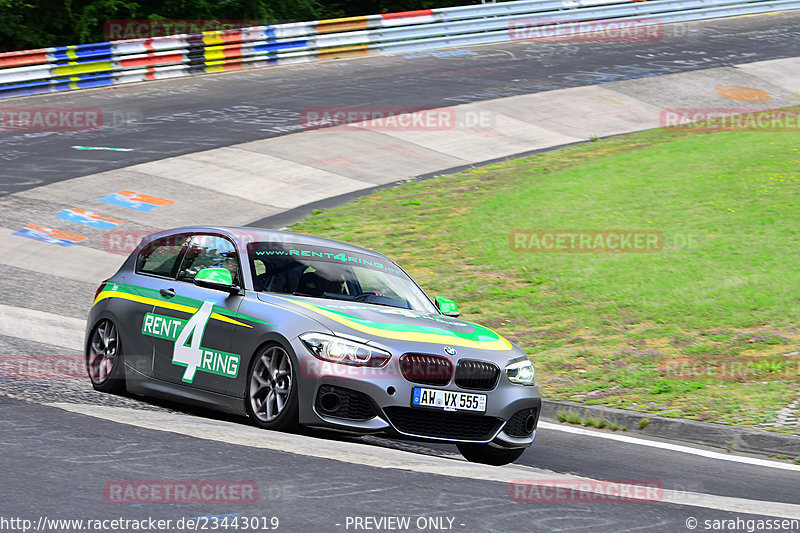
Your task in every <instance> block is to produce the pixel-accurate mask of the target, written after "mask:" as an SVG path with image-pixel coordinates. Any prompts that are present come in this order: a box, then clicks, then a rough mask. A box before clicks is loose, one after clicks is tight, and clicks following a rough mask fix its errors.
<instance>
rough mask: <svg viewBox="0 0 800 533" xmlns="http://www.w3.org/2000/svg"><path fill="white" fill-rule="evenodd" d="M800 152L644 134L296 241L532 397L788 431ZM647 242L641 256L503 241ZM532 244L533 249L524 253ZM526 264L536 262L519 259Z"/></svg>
mask: <svg viewBox="0 0 800 533" xmlns="http://www.w3.org/2000/svg"><path fill="white" fill-rule="evenodd" d="M798 206H800V136H798V135H797V133H796V132H761V131H727V132H716V133H708V132H698V131H674V130H673V131H670V130H650V131H646V132H641V133H636V134H631V135H627V136H621V137H614V138H610V139H604V140H599V141H596V142H592V143H587V144H584V145H580V146H573V147H569V148H566V149H562V150H558V151H553V152H548V153H543V154H539V155H535V156H532V157H527V158H523V159H518V160H511V161H507V162H503V163H499V164H493V165H490V166H487V167H483V168H478V169H473V170H471V171H466V172H461V173H459V174H455V175H450V176H443V177H438V178H434V179H431V180H426V181H420V182H412V183H409V184H406V185H403V186H400V187H396V188H393V189H390V190H386V191H382V192H378V193H376V194H373V195H370V196H367V197H364V198H361V199H359V200H357V201H355V202H353V203H351V204H348V205H345V206H342V207H339V208H336V209H331V210H326V211H322V212H317V213H316V214H315V215H314V216H311V217H309V218H307V219H305V220H303V221H301V222H299V223H297V224H295V225H294V227H293V228H292V229H293V231H299V232H303V233H310V234H314V235H318V236H324V237H330V238H334V239H339V240H343V241H347V242H351V243H354V244H359V245H362V246H366V247H368V248H373V249H376V250H379V251H381V252H383V253H386V254H387V255H389V256H390V257H392V258H393V259H395V260H396V261H397V262H398V263H400V264H401V265H402V266H403V267H404V268H405V269H406V270H408V272H409V273H410V274H411V275H412V276H413V277H414V278H415V279H416V280H417V281H418V282H420V284H421V285H422V286H423V288H424V289H426V291H428V293H429V294H432V295H442V296H447V297H451V298H454V299H455V300H456V301H457V302H458V303H459V304H460V307H461V311H462V318H464V319H466V320H471V321H475V322H479V323H481V324H484V325H487V326H489V327H493V328H495V329H497V330H498V331H499V332H500V333H502V334H504V335H505V336H507V337H508V338H509V339H510V340H512V341H514V342H516V343H518V344H520V345H521V346H522V347H523V348H524V349H525V350H526V351H527V353H528V354H529V356H530V357H531V359H532V360H533V361H534V362H535V363H536V365H537V372H538V379H539V382H540V388H541V390H542V392H543V394H545V395H546V396H548V397H550V398H553V399H564V400H572V401H578V402H583V403H586V404H601V405H607V406H610V407H618V408H626V409H633V410H639V411H642V412H646V413H652V414H656V415H660V416H670V417H686V418H691V419H697V420H705V421H714V422H721V423H728V424H739V425H744V426H762V427H768V428H770V429H775V430H779V431H787V432H796V431H797V426H796V425H795V426H794V427H788V426H787V427H783V426H780V425H776V424H775V422H776V420H777V418H778V413H779V412H780V411H781V410H784V415H785V414H789V415H793V416H798V414H800V413H797V412H795V413H787V412H786V409H787V406H788V405H790V404H791V403H792V402H793V400H794V399H796V398H797V397H798V394H799V393H800V379H799V378H800V375H799V374H800V355H794V356H787V355H785V354H788V353H792V352H796V351H798V347H799V345H800V328H799V327H798V322H797V319H798V316H800V268H798V264H797V258H798V257H800V253H798V250H800V209H798ZM554 229H557V230H572V231H576V230H581V231H582V230H611V231H614V232H617V231H623V232H624V231H626V230H643V231H646V232H651V233H652V232H655V233H657V234H659V235H661V238H662V240H661V246H660V247H659V248H658V250H657V251H651V252H648V253H608V252H605V253H604V252H602V251H598V250H597V249H596V250H595V251H594V252H592V253H535V252H537V251H539V250H540V249H537V248H536V247H535V246H534V247H533V248H530V247H529V246H524V247H522V248H520V247H517V244H518V243H516V241H515V237H514V232H516V231H519V230H522V231H537V232H539V233H540V234H543V233H547V231H549V230H554ZM528 245H530V241H528ZM532 252H534V253H532Z"/></svg>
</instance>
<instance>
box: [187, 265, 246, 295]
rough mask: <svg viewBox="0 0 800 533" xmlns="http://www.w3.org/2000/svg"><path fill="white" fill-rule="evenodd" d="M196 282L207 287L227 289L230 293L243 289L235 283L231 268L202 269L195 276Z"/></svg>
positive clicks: (219, 289) (220, 289)
mask: <svg viewBox="0 0 800 533" xmlns="http://www.w3.org/2000/svg"><path fill="white" fill-rule="evenodd" d="M194 284H195V285H197V286H199V287H204V288H206V289H215V290H218V291H225V292H227V293H230V294H236V293H238V292H239V291H240V290H241V287H239V286H237V285H234V284H233V278H232V277H231V272H230V270H228V269H227V268H222V267H212V268H204V269H202V270H201V271H200V272H198V273H197V275H196V276H195V277H194Z"/></svg>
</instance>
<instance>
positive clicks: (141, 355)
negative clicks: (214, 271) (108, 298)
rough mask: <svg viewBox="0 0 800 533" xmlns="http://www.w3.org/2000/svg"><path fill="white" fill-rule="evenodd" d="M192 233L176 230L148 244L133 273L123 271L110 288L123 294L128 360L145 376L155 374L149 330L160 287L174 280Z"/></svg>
mask: <svg viewBox="0 0 800 533" xmlns="http://www.w3.org/2000/svg"><path fill="white" fill-rule="evenodd" d="M189 237H190V235H189V234H187V233H177V234H174V235H168V236H165V237H161V238H159V239H156V240H154V241H152V242H150V243H149V244H147V245H145V246H144V247H143V248H142V249H141V250H140V251H139V255H138V256H137V257H136V262H135V266H134V273H133V275H128V274H126V275H124V276H122V277H121V278H120V280H119V281H120V282H119V283H113V284H109V287H108V289H109V290H112V291H116V292H117V294H119V295H120V298H119V299H118V300H119V301H120V302H122V304H121V305H124V306H125V311H124V313H121V316H124V317H125V320H124V321H121V325H120V327H122V328H123V339H125V346H124V350H125V364H126V365H128V366H130V367H132V368H134V369H135V370H136V371H137V372H139V373H141V374H144V375H146V376H152V375H153V351H154V345H153V339H154V338H153V337H152V336H150V332H149V331H148V330H147V328H146V325H147V322H148V321H152V314H153V312H154V310H155V302H156V301H158V299H159V297H160V294H159V290H160V289H161V288H162V287H163V286H164V284H165V282H169V281H170V280H174V279H175V276H176V275H177V273H178V267H179V266H180V261H181V259H182V257H183V253H184V252H185V246H186V244H187V242H188V240H189Z"/></svg>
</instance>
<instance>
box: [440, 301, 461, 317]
mask: <svg viewBox="0 0 800 533" xmlns="http://www.w3.org/2000/svg"><path fill="white" fill-rule="evenodd" d="M436 308H437V309H438V310H439V312H440V313H441V314H443V315H445V316H451V317H453V318H458V315H460V314H461V313H459V312H458V306H457V305H456V303H455V302H454V301H453V300H450V299H449V298H442V297H441V296H437V297H436Z"/></svg>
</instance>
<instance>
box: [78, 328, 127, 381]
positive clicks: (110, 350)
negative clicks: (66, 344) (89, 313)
mask: <svg viewBox="0 0 800 533" xmlns="http://www.w3.org/2000/svg"><path fill="white" fill-rule="evenodd" d="M124 366H125V363H124V361H123V359H122V350H121V343H120V339H119V330H118V329H117V326H116V325H115V324H114V323H113V322H112V321H110V320H108V319H107V318H104V319H103V320H101V321H100V322H98V323H97V324H96V325H95V327H94V328H93V329H92V333H91V335H89V345H88V346H87V347H86V371H87V373H88V374H89V379H90V380H91V381H92V387H94V389H95V390H97V391H100V392H108V393H112V394H121V393H123V392H125V368H124Z"/></svg>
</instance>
